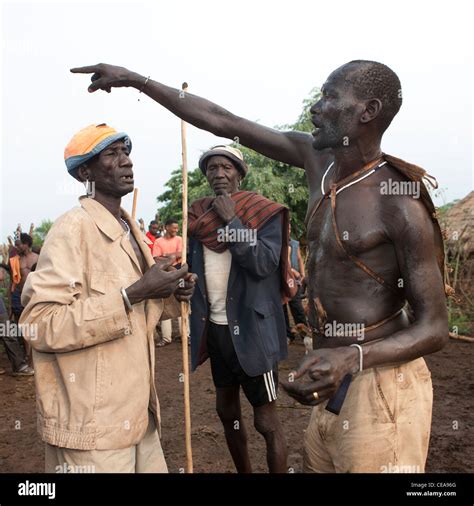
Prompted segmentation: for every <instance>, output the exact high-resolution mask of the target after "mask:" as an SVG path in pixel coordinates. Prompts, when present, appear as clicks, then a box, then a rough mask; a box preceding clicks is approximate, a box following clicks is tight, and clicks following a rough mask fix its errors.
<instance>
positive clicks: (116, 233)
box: [79, 196, 123, 241]
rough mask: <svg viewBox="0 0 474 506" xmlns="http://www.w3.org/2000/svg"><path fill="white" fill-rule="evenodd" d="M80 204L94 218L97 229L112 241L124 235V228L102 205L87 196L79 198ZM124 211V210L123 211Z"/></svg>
mask: <svg viewBox="0 0 474 506" xmlns="http://www.w3.org/2000/svg"><path fill="white" fill-rule="evenodd" d="M79 204H81V206H82V208H83V209H84V210H85V211H86V213H87V214H88V215H89V216H90V217H91V218H92V220H93V221H94V223H95V224H96V225H97V227H98V228H99V229H100V230H101V231H102V232H103V233H104V234H105V235H106V236H107V237H108V238H109V239H111V240H112V241H115V240H116V239H118V238H119V237H120V236H121V235H122V234H123V228H122V227H121V225H120V223H119V222H118V221H117V220H116V219H115V218H114V217H113V215H112V213H111V212H110V211H108V210H107V209H106V208H105V207H104V206H103V205H102V204H100V203H99V202H97V200H94V199H92V198H89V197H87V196H82V197H79ZM121 211H122V209H121Z"/></svg>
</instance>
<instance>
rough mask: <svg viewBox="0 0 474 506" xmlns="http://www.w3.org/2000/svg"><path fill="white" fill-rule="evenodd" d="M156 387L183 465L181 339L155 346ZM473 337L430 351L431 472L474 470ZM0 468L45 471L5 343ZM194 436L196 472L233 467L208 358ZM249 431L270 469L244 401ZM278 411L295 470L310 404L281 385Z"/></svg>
mask: <svg viewBox="0 0 474 506" xmlns="http://www.w3.org/2000/svg"><path fill="white" fill-rule="evenodd" d="M156 351H157V353H156V355H157V363H156V371H157V387H158V393H159V396H160V402H161V413H162V429H163V441H162V444H163V448H164V452H165V456H166V459H167V462H168V466H169V469H170V471H171V472H179V470H180V468H182V467H184V465H185V451H184V443H183V434H184V432H183V410H182V398H183V395H182V383H180V382H179V373H180V372H181V367H180V363H181V344H180V343H179V342H176V341H174V342H173V343H172V344H171V345H169V346H166V347H164V348H157V349H156ZM303 354H304V347H303V345H302V342H301V341H299V342H297V343H296V344H294V345H292V346H290V355H289V359H288V360H287V361H285V362H283V363H282V364H280V374H281V375H284V374H285V373H286V374H287V373H288V371H289V370H290V369H291V368H292V367H293V366H294V365H295V364H297V363H298V361H299V359H300V358H301V357H302V356H303ZM473 355H474V344H472V343H464V342H459V341H453V340H450V342H449V344H448V345H447V346H446V347H445V348H444V349H443V350H442V351H441V352H439V353H436V354H434V355H431V356H429V357H427V362H428V365H429V367H430V369H431V372H432V377H433V384H434V408H433V424H432V435H431V443H430V451H429V456H428V462H427V471H430V472H455V473H456V472H473V471H474V444H473V440H474V434H473V431H472V428H473V423H472V411H473V405H474V401H473V399H474V395H473V394H474V386H473V367H472V364H473ZM1 367H3V368H4V369H7V373H6V374H3V375H0V472H9V473H11V472H21V473H35V472H42V471H43V444H42V443H41V441H40V439H39V436H38V435H37V432H36V419H35V416H36V415H35V392H34V379H33V378H15V377H13V376H11V375H10V373H9V370H10V367H9V363H8V360H7V357H6V355H5V352H4V351H3V348H2V346H1V345H0V368H1ZM191 399H192V441H193V452H194V471H195V472H197V473H208V472H225V473H230V472H234V468H233V465H232V461H231V459H230V456H229V454H228V451H227V447H226V444H225V439H224V435H223V431H222V428H221V425H220V422H219V420H218V418H217V415H216V413H215V410H214V388H213V384H212V380H211V373H210V368H209V363H206V364H205V365H204V366H202V367H200V368H199V369H198V371H197V372H196V373H194V374H193V375H192V376H191ZM242 404H243V409H244V416H245V420H246V422H247V428H248V433H249V446H250V452H251V458H252V462H253V464H254V471H256V472H265V471H266V461H265V447H264V444H263V440H262V439H261V437H260V435H259V434H258V433H257V432H256V431H255V430H254V428H253V426H252V416H251V409H250V407H249V405H248V403H247V401H246V400H245V399H243V400H242ZM278 411H279V414H280V417H281V420H282V423H283V426H284V428H285V432H286V435H287V439H288V447H289V459H288V464H289V466H291V467H292V468H294V471H295V472H300V471H301V467H302V440H303V431H304V430H305V428H306V425H307V422H308V417H309V409H308V408H306V407H303V406H300V405H296V404H295V403H294V402H293V400H291V399H290V398H289V397H287V396H286V395H285V394H284V393H283V392H281V391H280V399H279V400H278Z"/></svg>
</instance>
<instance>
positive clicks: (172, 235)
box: [152, 218, 183, 347]
mask: <svg viewBox="0 0 474 506" xmlns="http://www.w3.org/2000/svg"><path fill="white" fill-rule="evenodd" d="M165 230H166V234H165V235H164V237H158V239H156V240H155V242H154V243H153V250H152V255H153V258H155V260H156V259H157V258H164V257H170V256H175V257H176V258H175V260H174V262H173V266H174V267H176V268H177V269H179V268H180V267H181V255H182V250H183V239H182V237H180V236H179V235H178V232H179V224H178V221H177V220H175V219H174V218H170V219H168V220H166V222H165ZM178 322H179V328H180V329H181V318H178ZM171 324H172V321H171V320H162V321H161V336H162V337H161V341H159V342H158V344H157V346H159V347H162V346H166V345H167V344H171V335H172V325H171Z"/></svg>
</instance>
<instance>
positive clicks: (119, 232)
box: [79, 196, 155, 274]
mask: <svg viewBox="0 0 474 506" xmlns="http://www.w3.org/2000/svg"><path fill="white" fill-rule="evenodd" d="M79 203H80V204H81V206H82V208H83V209H84V210H85V211H86V212H87V214H89V216H90V217H91V218H92V220H93V221H94V223H95V224H96V225H97V228H99V230H101V232H103V233H104V234H105V235H106V236H107V237H108V238H109V239H110V240H111V241H115V240H117V239H118V238H119V237H122V240H121V242H120V245H121V247H122V248H123V249H124V250H125V252H126V253H127V255H128V256H129V257H130V259H131V260H132V262H133V264H134V265H135V267H136V268H137V270H138V272H139V273H140V274H143V273H142V272H141V269H140V264H139V262H138V259H137V256H136V255H135V251H134V250H133V247H132V245H131V243H130V241H129V240H128V239H127V238H126V237H125V236H124V232H123V228H122V226H121V225H120V223H119V222H118V221H117V220H116V219H115V218H114V216H113V215H112V213H110V212H109V211H108V210H107V209H106V208H105V207H104V206H103V205H102V204H100V203H99V202H97V201H96V200H94V199H92V198H89V197H87V196H82V197H79ZM120 214H121V215H122V217H123V218H124V220H125V221H127V223H128V224H129V226H130V232H131V234H132V235H133V237H134V238H135V240H136V242H137V244H138V246H139V248H140V250H141V252H142V254H143V257H144V258H145V261H146V264H147V266H148V268H150V267H151V266H152V265H153V264H154V263H155V261H154V260H153V257H152V255H151V252H150V248H149V247H148V246H147V244H146V242H145V240H144V237H143V235H142V233H141V231H140V229H139V227H138V225H137V224H136V223H135V221H134V220H132V218H131V216H130V215H129V214H128V213H127V211H125V209H123V208H122V207H121V208H120Z"/></svg>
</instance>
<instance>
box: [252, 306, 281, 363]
mask: <svg viewBox="0 0 474 506" xmlns="http://www.w3.org/2000/svg"><path fill="white" fill-rule="evenodd" d="M254 311H255V313H256V318H257V327H258V334H259V336H260V341H261V343H262V346H263V349H264V352H265V354H266V355H268V356H273V355H276V354H278V351H279V344H278V329H277V325H276V320H275V307H274V305H273V302H271V301H261V302H258V303H257V304H255V307H254Z"/></svg>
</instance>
